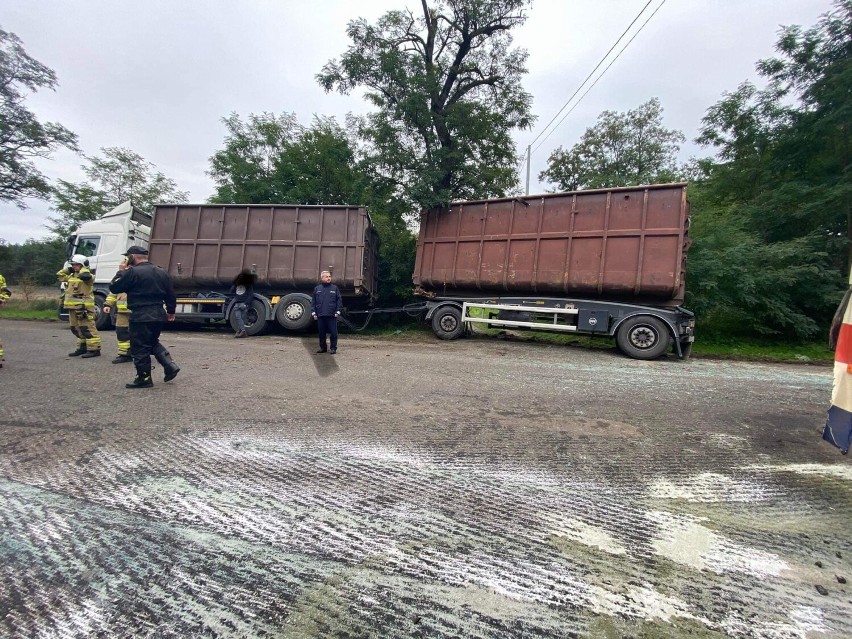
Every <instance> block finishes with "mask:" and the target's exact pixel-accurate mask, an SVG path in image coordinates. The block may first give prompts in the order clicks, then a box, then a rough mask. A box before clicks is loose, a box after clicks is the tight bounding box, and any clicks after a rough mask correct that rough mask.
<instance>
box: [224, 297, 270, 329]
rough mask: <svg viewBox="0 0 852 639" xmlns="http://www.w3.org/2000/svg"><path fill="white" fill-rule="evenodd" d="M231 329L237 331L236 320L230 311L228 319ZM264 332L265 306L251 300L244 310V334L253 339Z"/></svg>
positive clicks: (258, 301)
mask: <svg viewBox="0 0 852 639" xmlns="http://www.w3.org/2000/svg"><path fill="white" fill-rule="evenodd" d="M228 322H229V323H230V324H231V328H233V329H234V331H236V330H237V318H236V316H235V315H234V312H233V310H231V315H230V317H229V318H228ZM265 330H266V306H265V305H264V303H263V302H261V301H260V300H257V299H255V300H252V301H251V304H250V305H249V307H248V309H247V310H246V334H248V335H250V336H252V337H254V336H255V335H260V334H261V333H263V331H265Z"/></svg>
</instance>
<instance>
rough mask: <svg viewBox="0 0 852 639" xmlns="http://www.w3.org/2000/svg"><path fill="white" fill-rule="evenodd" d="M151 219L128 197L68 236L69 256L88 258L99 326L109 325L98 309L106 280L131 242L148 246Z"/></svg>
mask: <svg viewBox="0 0 852 639" xmlns="http://www.w3.org/2000/svg"><path fill="white" fill-rule="evenodd" d="M152 219H153V218H152V217H151V214H150V213H146V212H145V211H143V210H141V209H139V208H137V207H135V206H133V204H132V203H131V202H130V201H129V200H128V201H127V202H122V203H121V204H119V205H118V206H116V207H115V208H114V209H113V210H111V211H110V212H109V213H106V214H104V215H103V216H101V217H99V218H98V219H96V220H91V221H89V222H84V223H83V224H81V225H80V227H79V228H78V229H76V230H75V231H74V232H73V233H72V235H71V237H69V238H68V249H67V257H68V258H70V257H71V256H72V255H74V254H80V255H85V256H86V257H87V258H89V269H90V270H91V271H92V273H93V274H94V276H95V291H94V292H95V315H96V324H97V327H98V328H99V329H104V328H109V327H110V326H111V325H112V324H111V319H110V317H109V316H108V315H104V314H102V313H101V308H102V307H103V304H104V300H105V299H106V296H107V295H109V283H110V281H112V278H113V277H114V276H115V273H116V271H118V265H119V264H120V263H121V261H122V260H123V259H124V255H123V253H124V252H125V251H126V250H127V249H128V248H130V247H131V246H133V245H139V246H144V247H145V248H148V240H149V239H150V237H151V223H152Z"/></svg>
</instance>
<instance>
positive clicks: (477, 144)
mask: <svg viewBox="0 0 852 639" xmlns="http://www.w3.org/2000/svg"><path fill="white" fill-rule="evenodd" d="M530 4H531V0H490V1H486V0H436V1H435V2H433V3H431V4H430V3H429V2H427V0H421V11H420V13H419V15H418V14H415V13H414V12H412V11H410V10H404V11H390V12H388V13H386V14H385V15H384V16H382V17H381V18H380V19H379V20H378V21H377V23H376V24H369V23H368V22H367V21H366V20H365V19H363V18H362V19H358V20H355V21H352V22H350V23H349V25H348V28H347V35H348V36H349V38H350V39H351V41H352V44H351V46H350V47H349V49H348V50H347V51H346V52H345V53H344V54H343V55H342V56H341V58H340V59H339V60H332V61H330V62H328V63H327V64H326V65H325V67H324V68H323V70H322V72H321V73H319V74H317V81H318V82H319V83H320V85H321V86H322V87H323V88H324V89H325V90H326V91H332V90H335V89H336V90H338V91H340V92H341V93H343V94H348V93H349V92H351V91H352V90H353V89H355V88H356V87H365V88H366V98H367V100H368V101H370V102H371V103H372V104H373V105H374V106H375V107H376V110H375V111H374V112H372V113H370V114H369V115H367V116H365V117H363V118H361V119H360V127H359V135H360V136H361V137H362V139H363V140H364V141H366V142H367V145H368V146H367V149H366V151H367V152H368V154H369V155H370V157H371V164H372V166H373V168H374V169H375V170H376V171H377V172H379V173H380V174H381V175H383V176H384V177H386V178H387V179H388V180H390V181H392V182H393V183H394V184H395V188H396V190H397V193H398V195H399V197H401V198H403V199H404V200H406V201H408V202H409V203H410V204H411V206H415V207H417V206H419V207H432V206H442V205H446V204H447V203H448V202H449V201H451V200H454V199H473V198H484V197H492V196H503V195H505V194H506V192H507V191H509V190H510V189H512V188H513V187H514V186H515V185H516V184H517V171H516V166H517V156H516V152H515V146H514V143H513V141H512V138H511V132H512V130H513V129H516V128H528V127H529V126H530V125H531V124H532V121H533V118H532V116H531V113H530V104H531V96H530V95H529V94H528V93H527V92H526V91H524V90H523V88H522V86H521V78H522V76H523V74H524V73H525V72H526V67H525V65H526V59H527V53H526V51H524V50H522V49H517V48H512V36H511V30H512V29H513V28H516V27H518V26H519V25H521V24H523V23H524V22H525V20H526V14H525V11H526V9H527V8H528V6H529V5H530Z"/></svg>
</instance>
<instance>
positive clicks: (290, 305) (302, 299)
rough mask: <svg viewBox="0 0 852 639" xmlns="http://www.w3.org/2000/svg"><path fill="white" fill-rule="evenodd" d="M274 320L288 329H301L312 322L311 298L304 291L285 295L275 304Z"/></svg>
mask: <svg viewBox="0 0 852 639" xmlns="http://www.w3.org/2000/svg"><path fill="white" fill-rule="evenodd" d="M275 320H276V321H277V322H278V323H279V324H280V325H281V326H282V328H286V329H287V330H288V331H303V330H305V329H306V328H308V326H310V325H311V322H313V321H314V320H313V318H312V317H311V298H310V297H308V296H307V295H305V294H304V293H290V294H289V295H285V296H284V297H283V298H282V299H281V300H280V301H279V302H278V304H277V305H276V306H275Z"/></svg>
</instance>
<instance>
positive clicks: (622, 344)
mask: <svg viewBox="0 0 852 639" xmlns="http://www.w3.org/2000/svg"><path fill="white" fill-rule="evenodd" d="M615 340H616V343H617V344H618V348H620V349H621V352H622V353H624V354H625V355H627V356H628V357H632V358H633V359H656V358H658V357H659V356H660V355H662V354H663V353H665V352H666V350H667V349H668V347H669V329H668V327H667V326H666V324H665V323H664V322H663V321H662V320H659V319H657V318H656V317H651V316H650V315H638V316H636V317H631V318H629V319H626V320H624V322H623V323H622V324H621V326H619V327H618V333H617V335H616V337H615Z"/></svg>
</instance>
